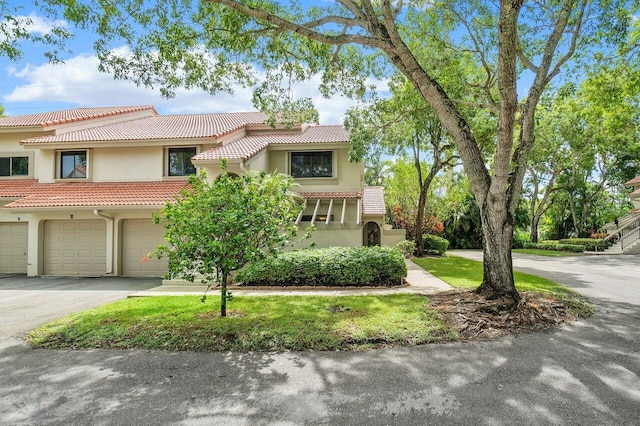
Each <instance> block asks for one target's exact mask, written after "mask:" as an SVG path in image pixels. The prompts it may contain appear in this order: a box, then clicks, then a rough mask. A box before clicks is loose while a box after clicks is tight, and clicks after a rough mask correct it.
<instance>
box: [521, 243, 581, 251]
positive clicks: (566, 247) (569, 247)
mask: <svg viewBox="0 0 640 426" xmlns="http://www.w3.org/2000/svg"><path fill="white" fill-rule="evenodd" d="M524 248H526V249H538V250H555V251H571V252H574V253H582V252H584V250H585V249H584V246H582V245H580V244H560V243H558V242H555V241H542V242H540V243H537V244H536V243H530V242H528V243H525V244H524Z"/></svg>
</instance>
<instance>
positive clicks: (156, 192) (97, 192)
mask: <svg viewBox="0 0 640 426" xmlns="http://www.w3.org/2000/svg"><path fill="white" fill-rule="evenodd" d="M187 185H188V182H187V181H185V180H180V181H166V182H162V181H158V182H59V183H35V184H33V185H32V186H31V187H29V188H27V189H26V191H28V194H27V195H26V196H25V197H24V198H21V199H19V200H17V201H14V202H12V203H9V204H7V205H6V206H5V208H52V207H95V208H100V207H113V206H163V205H164V204H165V203H166V202H167V201H170V200H171V199H173V197H174V196H175V195H177V194H178V193H179V192H180V190H181V189H182V188H185V187H186V186H187Z"/></svg>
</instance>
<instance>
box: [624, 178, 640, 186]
mask: <svg viewBox="0 0 640 426" xmlns="http://www.w3.org/2000/svg"><path fill="white" fill-rule="evenodd" d="M638 184H640V176H638V177H635V178H633V179H631V180H630V181H628V182H625V183H624V186H633V185H638Z"/></svg>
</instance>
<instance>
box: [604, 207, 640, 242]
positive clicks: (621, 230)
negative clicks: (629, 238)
mask: <svg viewBox="0 0 640 426" xmlns="http://www.w3.org/2000/svg"><path fill="white" fill-rule="evenodd" d="M610 225H613V230H612V231H609V229H611V228H610ZM638 226H640V213H631V214H628V215H626V216H624V217H623V218H621V219H620V220H618V226H617V227H616V226H615V224H614V223H608V224H606V225H605V226H604V227H605V228H606V229H607V231H608V233H609V235H607V236H606V237H605V240H606V241H608V240H610V239H612V238H616V237H619V236H622V235H624V234H625V233H626V232H628V230H629V229H635V228H637V227H638ZM632 232H633V231H632Z"/></svg>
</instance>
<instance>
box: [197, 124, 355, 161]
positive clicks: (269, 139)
mask: <svg viewBox="0 0 640 426" xmlns="http://www.w3.org/2000/svg"><path fill="white" fill-rule="evenodd" d="M314 143H349V132H347V130H346V129H345V128H344V127H343V126H339V125H335V126H309V127H307V128H306V129H305V130H304V131H303V132H301V133H272V134H264V135H249V136H245V137H243V138H240V139H238V140H236V141H233V142H230V143H228V144H225V145H223V146H220V147H216V148H212V149H210V150H208V151H205V152H201V153H200V154H198V155H196V156H195V157H193V160H195V161H198V160H220V159H223V158H226V159H228V160H245V161H246V160H248V159H250V158H252V157H254V156H255V155H256V154H258V153H259V152H261V151H262V150H264V149H266V148H267V147H268V146H269V145H289V144H290V145H296V144H314Z"/></svg>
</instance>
